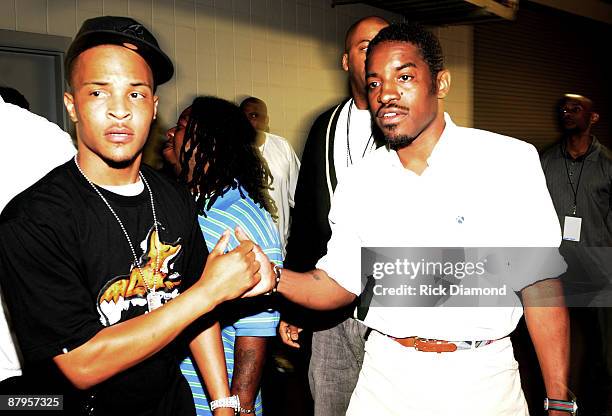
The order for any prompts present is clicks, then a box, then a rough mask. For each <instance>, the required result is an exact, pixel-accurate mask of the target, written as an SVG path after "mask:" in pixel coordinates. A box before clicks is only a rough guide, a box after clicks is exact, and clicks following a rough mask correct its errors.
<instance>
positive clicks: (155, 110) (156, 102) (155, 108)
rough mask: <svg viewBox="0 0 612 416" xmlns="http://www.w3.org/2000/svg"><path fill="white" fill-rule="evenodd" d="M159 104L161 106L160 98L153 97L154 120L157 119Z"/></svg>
mask: <svg viewBox="0 0 612 416" xmlns="http://www.w3.org/2000/svg"><path fill="white" fill-rule="evenodd" d="M157 104H159V97H158V96H157V95H154V96H153V106H154V107H153V120H155V119H156V118H157Z"/></svg>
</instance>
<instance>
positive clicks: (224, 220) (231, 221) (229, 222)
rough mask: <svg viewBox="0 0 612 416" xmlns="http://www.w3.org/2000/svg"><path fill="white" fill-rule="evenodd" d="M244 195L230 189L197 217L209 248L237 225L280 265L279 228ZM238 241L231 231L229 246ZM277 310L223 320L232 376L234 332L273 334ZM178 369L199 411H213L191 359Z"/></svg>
mask: <svg viewBox="0 0 612 416" xmlns="http://www.w3.org/2000/svg"><path fill="white" fill-rule="evenodd" d="M243 194H244V195H245V198H242V197H241V196H240V192H239V191H238V189H232V190H230V191H228V192H227V193H226V194H225V195H223V196H222V197H220V198H218V199H217V200H216V201H215V204H214V205H213V207H212V208H211V209H210V210H208V211H206V215H207V216H206V217H204V216H200V217H199V219H198V221H199V223H200V228H201V229H202V233H203V234H204V239H205V240H206V245H207V247H208V250H209V251H210V250H212V249H213V247H214V246H215V244H216V243H217V240H219V237H221V234H222V233H223V231H224V230H226V229H228V228H229V229H230V230H233V229H234V228H236V226H240V227H241V228H242V229H243V230H244V231H245V233H246V234H247V235H248V236H249V238H250V239H252V240H253V241H254V242H256V243H257V244H258V245H259V246H260V247H261V248H262V249H263V251H264V252H265V253H266V255H267V256H268V258H269V259H270V261H272V262H274V263H276V264H278V265H282V249H281V244H280V239H279V236H278V231H277V229H276V227H275V225H274V223H273V221H272V218H271V217H270V214H268V213H267V212H266V211H265V210H264V209H262V208H260V207H259V206H257V205H256V204H255V202H253V200H252V199H251V198H250V197H249V196H248V195H247V193H246V191H244V190H243ZM237 245H238V240H236V237H235V236H234V233H233V232H232V237H231V239H230V242H229V244H228V250H232V249H233V248H234V247H236V246H237ZM278 321H279V313H278V312H276V311H273V310H271V309H268V310H263V311H261V312H259V313H257V314H255V315H250V316H245V317H240V319H238V320H237V321H236V322H230V323H228V322H222V323H221V325H222V326H223V330H222V332H221V336H222V338H223V349H224V351H225V361H226V363H227V372H228V375H229V378H230V383H231V379H232V374H233V369H234V341H235V339H236V336H262V337H272V336H274V335H275V334H276V327H277V326H278ZM181 371H182V373H183V375H184V376H185V378H186V379H187V381H188V382H189V386H190V387H191V392H192V394H193V399H194V402H195V406H196V413H197V414H198V415H207V416H209V415H212V412H211V411H210V407H209V406H208V400H207V398H206V393H205V391H204V389H203V383H202V378H201V375H200V374H199V372H198V370H197V369H196V368H195V365H194V364H193V363H192V361H191V358H190V357H188V358H186V359H185V360H184V361H183V362H182V363H181ZM255 409H256V414H257V415H259V416H260V415H262V406H261V392H259V394H258V395H257V399H256V401H255Z"/></svg>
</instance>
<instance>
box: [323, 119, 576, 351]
mask: <svg viewBox="0 0 612 416" xmlns="http://www.w3.org/2000/svg"><path fill="white" fill-rule="evenodd" d="M445 121H446V126H445V129H444V132H443V134H442V135H441V137H440V140H439V141H438V143H437V144H436V146H435V147H434V150H433V152H432V154H431V156H430V157H429V159H428V160H427V164H428V167H427V168H426V169H425V171H424V172H423V173H422V174H421V175H420V176H419V175H417V174H415V173H414V172H412V171H410V170H408V169H405V168H404V167H403V165H402V164H401V161H400V160H399V157H398V155H397V153H396V152H395V151H392V150H388V149H387V148H385V147H382V148H380V149H378V150H376V151H375V152H374V153H373V154H372V155H370V156H369V157H368V158H366V159H365V160H364V163H362V164H360V165H357V166H355V167H354V168H353V169H352V170H351V172H350V174H349V175H347V177H346V179H345V180H343V182H342V183H341V184H339V185H338V188H337V189H336V193H335V195H334V199H333V202H332V208H331V211H330V215H329V219H330V222H331V228H332V238H331V240H330V241H329V243H328V252H327V255H326V256H325V257H323V258H322V259H321V260H320V261H319V263H318V264H317V267H318V268H320V269H323V270H325V271H326V272H327V273H328V274H329V275H330V276H331V277H332V278H334V279H335V280H336V281H337V282H338V283H339V284H340V285H342V286H343V287H344V288H346V289H347V290H349V291H350V292H352V293H355V294H359V293H361V290H362V285H361V282H362V280H361V270H360V268H361V262H360V249H361V247H558V246H559V244H560V242H561V233H560V227H559V223H558V220H557V217H556V213H555V210H554V207H553V204H552V202H551V199H550V195H549V194H548V190H547V188H546V182H545V179H544V175H543V173H542V169H541V167H540V162H539V158H538V154H537V151H536V150H535V148H534V147H533V146H531V145H530V144H528V143H525V142H522V141H519V140H516V139H512V138H509V137H505V136H501V135H498V134H494V133H490V132H487V131H482V130H476V129H469V128H462V127H458V126H456V125H455V124H454V123H453V122H452V121H451V119H450V117H449V116H448V115H446V114H445ZM543 261H544V260H543ZM546 262H547V265H546V267H544V268H543V267H532V268H531V269H530V270H532V269H533V270H538V275H533V274H529V273H527V274H520V273H517V274H515V275H513V276H511V281H510V282H509V284H510V287H511V288H512V289H514V290H515V291H518V290H520V289H522V288H524V287H526V286H528V285H530V284H532V283H533V282H536V281H538V280H542V279H546V278H551V277H557V276H558V275H560V274H561V273H563V271H564V270H565V263H564V262H563V259H562V258H561V256H560V255H559V254H558V253H557V252H555V256H554V258H553V259H551V258H548V259H546ZM536 266H537V265H536ZM514 296H515V295H514ZM514 305H515V306H514V307H495V308H494V307H488V308H482V307H481V308H477V307H460V308H434V307H371V308H370V310H369V312H368V315H367V317H366V318H365V320H364V323H365V324H366V325H368V326H370V327H371V328H373V329H376V330H378V331H380V332H382V333H385V334H388V335H391V336H395V337H407V336H420V337H427V338H435V339H445V340H457V341H459V340H487V339H498V338H501V337H504V336H506V335H508V334H509V333H510V332H511V331H512V330H513V329H514V328H515V326H516V323H517V322H518V320H519V319H520V317H521V315H522V306H521V305H520V302H519V299H518V297H516V296H515V301H514Z"/></svg>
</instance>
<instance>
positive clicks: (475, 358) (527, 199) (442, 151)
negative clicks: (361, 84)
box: [276, 23, 575, 416]
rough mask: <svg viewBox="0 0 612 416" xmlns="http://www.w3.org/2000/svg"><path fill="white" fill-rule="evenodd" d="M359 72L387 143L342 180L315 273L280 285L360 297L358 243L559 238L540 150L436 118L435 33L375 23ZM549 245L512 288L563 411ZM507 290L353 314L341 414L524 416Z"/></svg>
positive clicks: (491, 243) (554, 403)
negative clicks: (468, 300)
mask: <svg viewBox="0 0 612 416" xmlns="http://www.w3.org/2000/svg"><path fill="white" fill-rule="evenodd" d="M366 80H367V84H366V85H367V91H368V102H369V106H370V111H371V113H372V116H373V118H374V120H375V122H376V124H377V125H378V127H380V129H381V130H382V132H383V134H384V136H385V139H386V141H387V146H386V147H382V148H379V149H377V150H376V151H375V152H374V153H373V154H372V155H371V156H370V157H368V158H367V159H366V160H365V161H364V162H363V163H362V164H360V165H358V166H356V167H355V168H354V169H352V171H351V172H350V174H349V175H348V176H347V177H346V178H345V179H344V180H343V182H342V183H340V184H339V186H338V188H337V189H336V192H335V194H334V200H333V203H332V208H331V211H330V215H329V218H330V223H331V227H332V237H331V240H330V241H329V243H328V249H327V254H326V255H325V256H324V257H323V258H322V259H321V260H320V261H319V262H318V263H317V268H318V269H316V270H313V271H311V272H308V273H305V274H304V273H295V272H292V271H290V270H286V269H284V270H283V271H282V272H277V279H276V280H277V285H276V290H277V291H278V292H280V293H281V294H283V295H284V296H285V297H286V298H288V299H289V300H291V301H293V302H296V303H298V304H301V305H303V306H307V307H310V308H313V309H321V310H325V309H334V308H338V307H342V306H344V305H347V304H349V303H351V302H352V301H354V299H355V297H356V296H357V295H359V294H361V293H362V280H361V264H360V262H359V261H358V260H357V259H358V258H359V256H360V250H361V248H362V247H381V246H383V247H394V246H395V247H417V248H418V247H542V248H551V247H552V248H556V247H558V246H559V243H560V240H561V235H560V230H559V224H558V221H557V219H556V214H555V211H554V207H553V205H552V201H551V199H550V195H549V194H548V192H547V189H546V183H545V179H544V175H543V173H542V170H541V168H540V165H539V160H538V155H537V152H536V150H535V148H533V146H531V145H529V144H527V143H524V142H521V141H518V140H516V139H512V138H509V137H504V136H500V135H497V134H494V133H489V132H485V131H480V130H475V129H466V128H461V127H457V126H456V125H454V123H453V122H452V121H451V119H450V117H448V115H445V114H444V111H443V99H444V98H445V97H446V95H447V94H448V91H449V88H450V73H449V72H448V71H447V70H445V69H444V66H443V57H442V49H441V47H440V44H439V41H438V39H437V38H436V37H435V36H434V35H433V34H431V33H430V32H428V31H426V30H425V29H423V28H422V27H421V26H419V25H416V24H410V23H402V24H396V25H391V26H389V27H387V28H385V29H382V30H381V31H380V32H379V34H378V35H377V36H376V37H375V38H374V39H373V40H372V41H371V42H370V45H369V48H368V52H367V60H366ZM517 164H519V165H520V166H521V169H520V170H519V169H515V168H514V167H515V166H516V165H517ZM373 172H375V174H373ZM550 253H551V254H550V257H549V258H548V259H544V258H541V259H540V258H538V257H537V256H535V257H534V258H532V259H530V261H531V263H533V264H531V263H530V264H529V265H528V266H529V267H526V269H527V271H526V272H523V273H514V274H512V275H510V276H509V277H510V279H508V281H507V284H508V286H509V287H510V288H511V290H513V291H517V292H518V291H520V294H521V297H522V301H523V305H524V313H525V318H526V321H527V326H528V328H529V332H530V335H531V338H532V341H533V343H534V346H535V349H536V352H537V354H538V357H539V362H540V367H541V369H542V373H543V376H544V381H545V385H546V391H547V396H548V399H549V400H548V406H549V410H548V412H549V413H548V414H549V415H555V416H561V415H563V414H564V413H562V411H561V410H558V409H565V411H567V410H570V408H572V407H573V406H574V404H575V403H573V402H571V401H569V399H570V397H569V392H568V390H567V386H566V384H567V376H568V355H569V350H568V337H569V325H568V319H567V309H566V308H565V306H564V304H563V301H562V299H563V297H562V289H561V286H560V283H559V281H558V280H557V279H555V277H557V276H558V275H559V274H561V273H562V272H563V271H564V270H565V265H564V263H563V261H562V259H561V257H560V255H559V254H558V252H557V250H556V249H555V250H552V251H550ZM524 270H525V269H523V271H524ZM530 271H531V272H530ZM510 300H511V301H512V302H513V303H512V304H510V305H507V306H504V307H495V308H487V309H478V308H471V307H463V308H432V307H429V308H425V307H388V306H387V307H385V306H381V307H370V308H369V311H368V313H367V315H365V314H364V315H365V316H364V315H362V317H361V320H363V322H364V323H365V324H366V325H367V326H368V327H369V328H370V329H371V332H370V334H369V337H368V340H367V342H366V346H365V349H366V356H365V360H364V364H363V367H362V370H361V373H360V376H359V381H358V383H357V387H356V388H355V390H354V392H353V395H352V398H351V403H350V405H349V409H348V411H347V415H349V416H355V415H372V414H377V415H407V414H415V415H417V414H418V415H419V416H423V415H431V416H439V415H468V414H469V415H480V416H516V415H525V416H526V415H528V409H527V405H526V402H525V398H524V396H523V392H522V390H521V387H520V377H519V373H518V365H517V364H516V361H515V360H514V357H513V352H512V345H511V343H510V340H509V338H508V335H509V333H510V332H511V331H512V330H513V329H514V327H515V326H516V323H517V321H518V320H519V319H520V317H521V315H522V313H523V308H521V307H520V304H519V300H518V297H517V296H516V295H515V294H514V293H513V292H510ZM362 305H363V304H362ZM543 306H545V307H543ZM432 352H436V353H435V354H433V353H432Z"/></svg>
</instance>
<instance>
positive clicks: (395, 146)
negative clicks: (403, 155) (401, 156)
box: [385, 135, 416, 150]
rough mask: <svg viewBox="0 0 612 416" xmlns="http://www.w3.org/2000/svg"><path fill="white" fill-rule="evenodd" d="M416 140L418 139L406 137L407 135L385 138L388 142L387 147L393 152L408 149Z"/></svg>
mask: <svg viewBox="0 0 612 416" xmlns="http://www.w3.org/2000/svg"><path fill="white" fill-rule="evenodd" d="M414 139H416V137H414V136H406V135H404V136H396V137H389V136H385V141H386V142H387V146H388V147H389V149H391V150H400V149H403V148H404V147H408V146H410V144H411V143H412V142H413V141H414Z"/></svg>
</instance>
